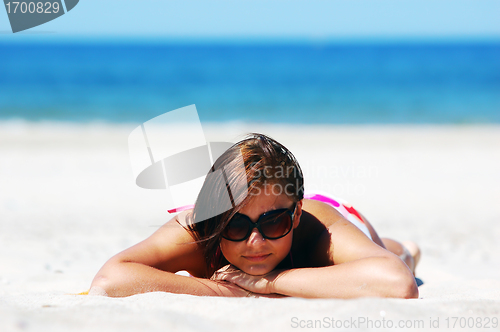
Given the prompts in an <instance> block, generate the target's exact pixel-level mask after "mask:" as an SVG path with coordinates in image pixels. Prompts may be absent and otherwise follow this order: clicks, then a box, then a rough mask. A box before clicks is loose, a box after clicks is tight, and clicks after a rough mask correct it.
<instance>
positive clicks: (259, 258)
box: [243, 254, 271, 262]
mask: <svg viewBox="0 0 500 332" xmlns="http://www.w3.org/2000/svg"><path fill="white" fill-rule="evenodd" d="M270 255H271V254H261V255H250V256H243V257H244V258H246V259H248V260H249V261H251V262H261V261H263V260H265V259H266V258H267V257H269V256H270Z"/></svg>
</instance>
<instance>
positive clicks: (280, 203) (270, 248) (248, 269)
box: [220, 186, 302, 275]
mask: <svg viewBox="0 0 500 332" xmlns="http://www.w3.org/2000/svg"><path fill="white" fill-rule="evenodd" d="M266 189H267V190H266ZM270 189H271V186H267V187H264V188H262V190H260V193H259V194H258V195H255V196H254V198H253V199H252V200H251V201H250V203H248V204H247V205H246V206H245V207H244V208H242V209H241V210H240V211H239V213H241V214H244V215H246V216H248V217H249V218H250V219H251V220H252V222H257V220H258V219H259V216H260V215H262V214H263V213H265V212H268V211H272V210H277V209H285V208H288V209H291V208H292V206H293V201H292V200H290V199H289V198H288V196H286V195H285V194H282V195H276V194H274V193H273V192H272V190H270ZM301 214H302V201H300V202H298V203H297V208H296V210H295V215H294V222H293V228H296V227H297V226H298V225H299V221H300V215H301ZM292 238H293V229H292V230H291V231H290V233H288V234H287V235H286V236H284V237H282V238H280V239H276V240H269V239H265V238H263V237H262V234H260V232H259V230H258V229H257V228H254V229H253V230H252V233H251V234H250V236H249V237H248V239H246V240H243V241H239V242H236V241H230V240H227V239H224V238H222V239H221V242H220V248H221V251H222V253H223V254H224V257H226V259H227V260H228V261H229V263H231V264H233V265H234V266H236V267H237V268H239V269H240V270H242V271H243V272H245V273H248V274H252V275H262V274H266V273H269V272H271V271H272V270H273V269H274V268H275V267H276V266H277V265H278V264H279V263H280V262H281V261H282V260H283V259H284V258H285V257H286V256H287V255H288V253H289V251H290V248H291V247H292Z"/></svg>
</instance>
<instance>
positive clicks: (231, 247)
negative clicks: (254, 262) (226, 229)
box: [220, 239, 239, 263]
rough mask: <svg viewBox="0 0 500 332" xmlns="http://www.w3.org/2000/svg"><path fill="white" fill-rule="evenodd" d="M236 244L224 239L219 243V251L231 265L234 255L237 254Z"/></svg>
mask: <svg viewBox="0 0 500 332" xmlns="http://www.w3.org/2000/svg"><path fill="white" fill-rule="evenodd" d="M238 244H239V243H238V242H233V241H228V240H226V239H222V240H221V241H220V250H221V251H222V254H223V255H224V257H226V259H227V260H228V261H229V263H231V261H232V259H233V257H234V256H236V255H235V254H236V253H238Z"/></svg>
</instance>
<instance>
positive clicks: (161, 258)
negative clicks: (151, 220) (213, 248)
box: [119, 211, 205, 276]
mask: <svg viewBox="0 0 500 332" xmlns="http://www.w3.org/2000/svg"><path fill="white" fill-rule="evenodd" d="M187 214H188V211H184V212H182V213H180V214H179V215H177V216H175V217H174V218H172V219H171V220H170V221H168V222H167V223H165V224H164V225H163V226H161V227H160V228H159V229H158V230H157V231H156V232H154V233H153V234H152V235H151V236H150V237H148V238H147V239H145V240H144V241H142V242H139V243H138V244H136V245H134V246H133V247H131V248H129V249H127V250H125V251H123V252H121V253H120V254H119V255H120V256H121V259H122V260H126V261H131V262H137V263H142V264H145V265H149V266H152V267H155V268H157V269H160V270H163V271H168V272H177V271H181V270H186V271H188V272H189V273H191V274H192V275H194V276H201V275H203V274H204V269H205V263H204V258H203V250H201V249H200V246H199V245H198V243H196V241H195V239H194V238H193V236H192V235H191V233H190V232H189V231H188V230H187V228H186V225H187V223H186V216H187Z"/></svg>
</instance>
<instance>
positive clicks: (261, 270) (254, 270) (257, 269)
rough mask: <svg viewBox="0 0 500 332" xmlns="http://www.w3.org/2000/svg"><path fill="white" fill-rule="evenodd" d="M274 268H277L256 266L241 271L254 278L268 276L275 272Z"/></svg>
mask: <svg viewBox="0 0 500 332" xmlns="http://www.w3.org/2000/svg"><path fill="white" fill-rule="evenodd" d="M274 268H275V267H269V266H262V265H261V266H258V265H254V266H247V267H245V268H243V269H240V270H242V271H243V272H245V273H246V274H250V275H253V276H260V275H263V274H267V273H269V272H271V271H272V270H274Z"/></svg>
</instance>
